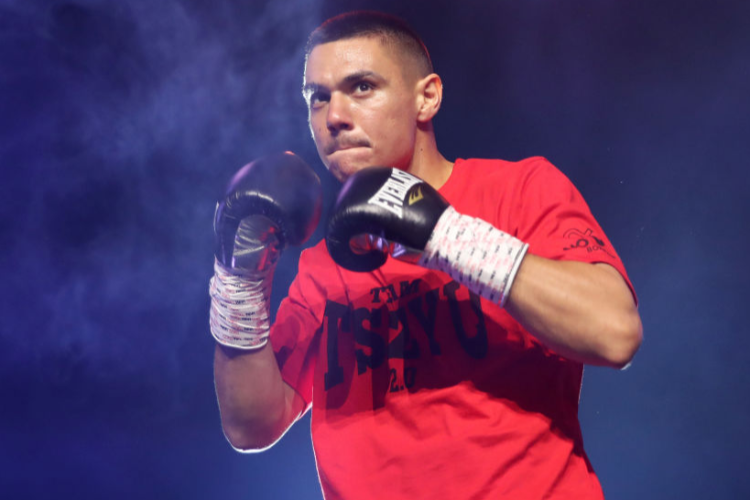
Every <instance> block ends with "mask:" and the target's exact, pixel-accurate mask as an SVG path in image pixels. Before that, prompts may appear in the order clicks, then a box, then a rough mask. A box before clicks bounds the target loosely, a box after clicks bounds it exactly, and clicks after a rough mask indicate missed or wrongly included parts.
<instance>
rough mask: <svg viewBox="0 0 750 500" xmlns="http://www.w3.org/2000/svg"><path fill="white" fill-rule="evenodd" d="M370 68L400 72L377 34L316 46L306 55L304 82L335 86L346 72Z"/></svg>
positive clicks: (390, 53)
mask: <svg viewBox="0 0 750 500" xmlns="http://www.w3.org/2000/svg"><path fill="white" fill-rule="evenodd" d="M362 71H373V72H376V73H378V74H381V75H383V76H386V77H393V76H395V75H400V74H401V68H400V66H399V61H398V58H397V57H395V54H394V53H393V51H392V50H391V49H389V48H388V46H387V45H386V44H384V43H383V41H382V40H381V38H380V37H378V36H368V37H358V38H348V39H344V40H337V41H335V42H328V43H323V44H320V45H318V46H316V47H315V48H314V49H313V50H312V51H311V52H310V56H309V57H308V58H307V64H306V65H305V83H306V84H310V83H315V84H319V85H334V84H335V83H336V82H338V81H340V80H342V79H343V78H345V77H346V76H347V75H349V74H352V73H357V72H362Z"/></svg>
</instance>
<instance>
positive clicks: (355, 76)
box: [302, 70, 382, 96]
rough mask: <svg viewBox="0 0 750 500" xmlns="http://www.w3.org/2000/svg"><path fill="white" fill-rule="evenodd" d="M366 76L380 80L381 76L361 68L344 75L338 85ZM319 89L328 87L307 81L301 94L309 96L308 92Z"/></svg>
mask: <svg viewBox="0 0 750 500" xmlns="http://www.w3.org/2000/svg"><path fill="white" fill-rule="evenodd" d="M367 77H375V78H377V79H380V80H382V77H381V76H380V75H379V74H377V73H375V72H374V71H367V70H362V71H357V72H355V73H352V74H351V75H347V76H345V77H344V79H343V80H341V82H340V83H339V85H340V84H348V83H354V82H356V81H358V80H361V79H363V78H367ZM321 89H322V90H327V89H328V87H326V86H325V85H320V84H317V83H314V82H313V83H307V84H305V85H304V86H303V87H302V95H304V96H309V95H310V94H312V93H314V92H317V91H319V90H321Z"/></svg>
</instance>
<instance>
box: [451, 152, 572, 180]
mask: <svg viewBox="0 0 750 500" xmlns="http://www.w3.org/2000/svg"><path fill="white" fill-rule="evenodd" d="M454 170H455V172H456V173H457V175H459V176H464V175H465V176H470V177H473V178H490V179H495V178H498V179H500V178H501V179H505V180H512V179H514V178H524V177H530V176H537V175H553V176H554V175H558V174H560V173H561V172H560V170H559V169H558V168H557V167H555V166H554V165H553V164H552V163H551V162H550V161H549V160H548V159H547V158H545V157H543V156H532V157H529V158H524V159H522V160H518V161H508V160H500V159H490V158H468V159H463V158H459V159H457V160H456V162H455V166H454Z"/></svg>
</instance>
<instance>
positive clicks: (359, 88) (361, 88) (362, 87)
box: [354, 82, 374, 94]
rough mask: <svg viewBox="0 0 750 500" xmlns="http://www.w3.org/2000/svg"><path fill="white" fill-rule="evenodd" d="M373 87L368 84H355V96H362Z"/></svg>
mask: <svg viewBox="0 0 750 500" xmlns="http://www.w3.org/2000/svg"><path fill="white" fill-rule="evenodd" d="M373 88H374V87H373V85H372V84H371V83H370V82H357V83H356V85H354V92H355V93H357V94H364V93H367V92H369V91H370V90H372V89H373Z"/></svg>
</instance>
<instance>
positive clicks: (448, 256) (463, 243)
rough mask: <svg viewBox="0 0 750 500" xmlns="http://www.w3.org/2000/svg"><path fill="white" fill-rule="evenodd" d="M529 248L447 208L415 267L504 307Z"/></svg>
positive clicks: (479, 221)
mask: <svg viewBox="0 0 750 500" xmlns="http://www.w3.org/2000/svg"><path fill="white" fill-rule="evenodd" d="M528 248H529V245H528V244H527V243H524V242H522V241H521V240H519V239H517V238H514V237H513V236H511V235H509V234H508V233H505V232H503V231H501V230H499V229H497V228H496V227H494V226H493V225H492V224H490V223H488V222H485V221H483V220H481V219H477V218H476V217H471V216H468V215H462V214H459V213H458V212H456V211H455V210H454V209H453V207H448V208H447V209H446V210H445V212H443V214H442V215H441V216H440V219H438V222H437V224H436V225H435V228H434V229H433V231H432V235H431V236H430V239H429V240H428V242H427V245H426V247H425V250H424V252H423V253H422V257H421V258H420V260H419V265H421V266H423V267H426V268H428V269H435V270H438V271H443V272H445V273H446V274H448V275H449V276H450V277H451V278H453V279H454V280H456V281H457V282H458V283H460V284H461V285H464V286H466V287H467V288H468V289H469V290H471V291H472V292H474V293H476V294H477V295H479V296H480V297H484V298H485V299H487V300H490V301H492V302H495V303H498V304H500V307H503V306H505V302H506V300H507V299H508V295H509V293H510V287H511V285H512V284H513V280H514V278H515V277H516V273H517V272H518V268H519V267H520V266H521V261H522V260H523V257H524V256H525V255H526V251H527V250H528Z"/></svg>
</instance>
